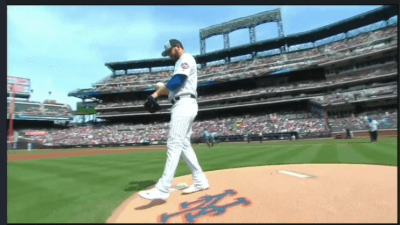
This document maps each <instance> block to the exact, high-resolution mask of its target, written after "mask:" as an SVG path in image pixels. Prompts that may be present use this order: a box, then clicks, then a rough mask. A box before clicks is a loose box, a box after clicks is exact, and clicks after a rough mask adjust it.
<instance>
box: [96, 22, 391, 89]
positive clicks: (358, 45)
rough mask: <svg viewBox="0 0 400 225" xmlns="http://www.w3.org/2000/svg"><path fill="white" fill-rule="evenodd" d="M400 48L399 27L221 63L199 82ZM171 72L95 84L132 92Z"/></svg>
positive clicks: (201, 75) (202, 74) (205, 72)
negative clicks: (314, 46)
mask: <svg viewBox="0 0 400 225" xmlns="http://www.w3.org/2000/svg"><path fill="white" fill-rule="evenodd" d="M393 46H394V47H396V48H397V26H394V27H389V28H386V29H384V30H376V31H372V32H369V33H366V34H360V35H358V36H356V37H354V38H350V39H345V40H342V41H339V42H335V43H332V44H329V45H326V46H319V47H316V48H313V49H310V50H302V51H296V52H289V53H286V54H280V55H277V56H272V57H265V58H255V59H253V60H246V61H241V62H236V63H228V64H225V65H220V66H208V67H205V68H203V69H199V70H198V82H205V81H219V82H222V81H230V80H237V79H243V78H251V77H256V76H261V75H263V74H266V73H269V72H273V71H276V70H281V69H288V68H290V69H299V68H304V67H307V66H310V65H315V64H321V63H328V62H332V61H335V60H339V59H340V60H345V58H348V57H355V56H358V55H362V54H366V53H370V52H374V51H379V50H382V49H389V48H392V47H393ZM171 73H172V71H163V72H156V73H139V74H133V75H132V74H127V75H120V76H114V77H112V76H111V77H108V78H107V79H103V80H101V81H100V82H98V83H96V84H94V85H93V87H94V88H95V89H96V90H97V91H98V92H111V91H113V92H115V93H117V92H129V91H136V90H142V89H143V88H149V87H153V86H154V84H155V83H156V82H159V81H162V80H165V79H167V78H168V77H169V76H170V75H171Z"/></svg>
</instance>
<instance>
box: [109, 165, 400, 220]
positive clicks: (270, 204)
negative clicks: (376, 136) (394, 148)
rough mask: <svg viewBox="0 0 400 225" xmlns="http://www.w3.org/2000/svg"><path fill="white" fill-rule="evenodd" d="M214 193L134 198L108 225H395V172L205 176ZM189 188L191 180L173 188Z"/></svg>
mask: <svg viewBox="0 0 400 225" xmlns="http://www.w3.org/2000/svg"><path fill="white" fill-rule="evenodd" d="M206 176H207V178H208V180H209V183H210V188H209V189H208V190H205V191H201V192H197V193H192V194H189V195H183V194H182V191H181V190H177V189H175V190H173V191H172V192H170V197H169V199H168V200H167V201H166V202H165V201H155V200H154V201H149V200H145V199H142V198H140V197H139V196H138V194H137V193H136V194H134V195H132V196H131V197H129V198H128V199H127V200H126V201H124V202H123V203H122V204H121V205H120V206H119V207H118V208H117V209H116V210H115V211H114V212H113V213H112V214H111V216H110V217H109V218H108V219H107V223H157V222H158V223H160V222H161V223H197V222H198V223H248V222H250V223H397V179H396V178H397V167H392V166H375V165H349V164H302V165H279V166H260V167H248V168H240V169H229V170H219V171H211V172H207V173H206ZM178 183H187V184H188V185H191V183H192V178H191V175H187V176H183V177H177V178H175V179H174V180H173V184H178Z"/></svg>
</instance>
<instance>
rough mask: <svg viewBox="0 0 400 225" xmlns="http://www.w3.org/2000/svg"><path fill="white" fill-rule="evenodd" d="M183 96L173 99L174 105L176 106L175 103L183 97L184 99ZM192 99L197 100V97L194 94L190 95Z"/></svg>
mask: <svg viewBox="0 0 400 225" xmlns="http://www.w3.org/2000/svg"><path fill="white" fill-rule="evenodd" d="M183 96H188V95H183ZM183 96H178V97H175V98H173V99H171V102H172V105H173V104H175V102H177V101H179V99H181V97H183ZM190 97H191V98H194V99H196V96H194V95H192V94H191V95H190Z"/></svg>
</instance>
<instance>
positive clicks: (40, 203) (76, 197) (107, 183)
mask: <svg viewBox="0 0 400 225" xmlns="http://www.w3.org/2000/svg"><path fill="white" fill-rule="evenodd" d="M378 141H379V142H378V143H375V144H371V143H369V140H368V139H353V140H309V141H295V142H268V143H262V144H260V143H257V142H254V143H251V144H247V143H237V144H227V143H226V144H225V143H222V144H218V145H216V146H215V147H213V148H208V147H207V146H206V145H198V146H196V145H194V149H195V151H196V154H197V157H198V159H199V162H200V165H201V166H202V168H203V170H204V171H212V170H218V169H226V168H237V167H247V166H261V165H278V164H301V163H348V164H376V165H388V166H397V138H385V139H383V138H380V139H378ZM46 152H48V150H47V151H46ZM165 159H166V153H165V152H164V151H161V152H130V153H121V154H114V155H94V156H84V157H70V158H56V159H43V160H36V161H17V162H12V163H8V164H7V222H8V223H104V222H105V220H106V219H107V218H108V217H109V216H110V214H111V212H112V210H113V209H115V208H116V207H117V206H118V205H119V204H120V203H121V202H122V201H124V200H125V199H126V198H127V197H129V196H130V195H132V194H133V193H135V192H137V191H139V190H141V189H143V188H145V187H147V186H150V185H153V184H155V183H156V182H157V180H158V179H159V178H160V177H161V174H162V172H163V169H164V165H165ZM187 174H190V170H189V168H188V167H187V166H186V165H185V163H184V162H183V161H182V160H180V162H179V164H178V168H177V171H176V175H175V176H182V175H187Z"/></svg>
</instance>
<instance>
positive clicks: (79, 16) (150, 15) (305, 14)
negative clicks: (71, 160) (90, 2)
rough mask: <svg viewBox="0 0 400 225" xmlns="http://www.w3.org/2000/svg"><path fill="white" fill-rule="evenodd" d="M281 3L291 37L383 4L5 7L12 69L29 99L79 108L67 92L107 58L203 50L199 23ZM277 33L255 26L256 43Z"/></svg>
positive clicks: (239, 39)
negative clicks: (167, 49)
mask: <svg viewBox="0 0 400 225" xmlns="http://www.w3.org/2000/svg"><path fill="white" fill-rule="evenodd" d="M278 7H280V8H281V12H282V22H283V29H284V33H285V35H289V34H293V33H297V32H303V31H308V30H311V29H315V28H318V27H321V26H324V25H328V24H331V23H334V22H337V21H339V20H342V19H346V18H349V17H351V16H355V15H357V14H360V13H363V12H366V11H369V10H372V9H375V8H378V7H380V6H272V5H270V6H7V74H8V75H9V76H16V77H22V78H29V79H30V80H31V88H32V89H33V90H34V93H33V94H32V96H31V100H32V101H40V102H43V100H45V99H48V98H49V94H48V93H49V91H51V92H52V95H51V99H56V100H57V101H58V102H61V103H66V104H69V105H71V107H72V109H73V110H76V102H77V101H80V99H78V98H75V97H68V92H69V91H72V90H74V89H77V88H90V87H91V84H92V83H95V82H97V81H98V80H100V79H102V78H104V77H105V76H108V75H110V74H111V71H110V70H109V69H108V68H107V67H106V66H104V64H105V63H107V62H116V61H126V60H140V59H149V58H161V51H162V50H163V45H164V43H165V42H166V41H167V40H168V39H171V38H176V39H179V40H180V41H181V42H182V44H183V46H184V48H185V51H186V52H189V53H191V54H192V55H198V54H199V53H200V39H199V30H200V29H201V28H205V27H208V26H211V25H215V24H219V23H222V22H226V21H229V20H233V19H236V18H239V17H244V16H250V15H253V14H256V13H260V12H264V11H268V10H272V9H275V8H278ZM277 36H278V32H277V25H276V23H267V24H262V25H259V26H257V27H256V38H257V41H261V40H266V39H270V38H275V37H277ZM229 39H230V46H231V47H233V46H237V45H242V44H247V43H249V42H250V40H249V33H248V29H241V30H238V31H235V32H232V33H231V34H230V35H229ZM222 48H223V37H222V35H219V36H213V37H211V38H208V39H206V51H207V52H210V51H215V50H219V49H222Z"/></svg>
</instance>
